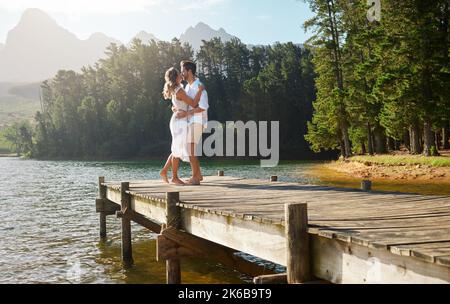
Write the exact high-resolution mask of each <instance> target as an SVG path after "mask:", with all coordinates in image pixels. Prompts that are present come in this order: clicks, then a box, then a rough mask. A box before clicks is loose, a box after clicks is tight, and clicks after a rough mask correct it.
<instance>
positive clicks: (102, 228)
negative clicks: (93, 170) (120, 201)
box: [98, 176, 106, 240]
mask: <svg viewBox="0 0 450 304" xmlns="http://www.w3.org/2000/svg"><path fill="white" fill-rule="evenodd" d="M104 182H105V177H104V176H99V178H98V198H99V199H106V186H103V185H102V184H103V183H104ZM99 214H100V239H102V240H104V239H106V212H104V211H102V212H99Z"/></svg>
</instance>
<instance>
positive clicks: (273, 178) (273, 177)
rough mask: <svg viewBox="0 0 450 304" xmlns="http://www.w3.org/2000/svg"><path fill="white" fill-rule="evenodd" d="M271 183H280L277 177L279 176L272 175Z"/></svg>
mask: <svg viewBox="0 0 450 304" xmlns="http://www.w3.org/2000/svg"><path fill="white" fill-rule="evenodd" d="M270 181H271V182H277V181H278V176H277V175H272V176H271V177H270Z"/></svg>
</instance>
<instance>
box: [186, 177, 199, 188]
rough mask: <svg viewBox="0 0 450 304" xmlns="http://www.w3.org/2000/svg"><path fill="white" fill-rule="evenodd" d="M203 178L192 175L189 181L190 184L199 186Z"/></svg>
mask: <svg viewBox="0 0 450 304" xmlns="http://www.w3.org/2000/svg"><path fill="white" fill-rule="evenodd" d="M200 182H201V180H198V179H196V178H193V177H191V179H189V181H188V182H187V184H188V185H191V186H199V185H200Z"/></svg>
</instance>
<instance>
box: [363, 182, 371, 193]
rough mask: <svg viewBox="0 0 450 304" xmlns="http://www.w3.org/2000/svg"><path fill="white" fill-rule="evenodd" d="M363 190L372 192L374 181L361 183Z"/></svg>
mask: <svg viewBox="0 0 450 304" xmlns="http://www.w3.org/2000/svg"><path fill="white" fill-rule="evenodd" d="M361 190H363V191H372V181H370V180H363V181H362V182H361Z"/></svg>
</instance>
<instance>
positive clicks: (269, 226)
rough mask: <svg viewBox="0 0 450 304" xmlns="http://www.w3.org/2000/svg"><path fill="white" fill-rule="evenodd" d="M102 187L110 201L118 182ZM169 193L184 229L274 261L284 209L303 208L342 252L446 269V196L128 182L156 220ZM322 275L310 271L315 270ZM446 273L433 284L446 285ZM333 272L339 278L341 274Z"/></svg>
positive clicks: (262, 183)
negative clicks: (180, 210) (350, 250)
mask: <svg viewBox="0 0 450 304" xmlns="http://www.w3.org/2000/svg"><path fill="white" fill-rule="evenodd" d="M104 185H106V186H107V189H108V190H107V194H108V199H110V200H112V201H114V200H115V199H117V190H120V183H117V182H108V183H104ZM174 191H177V192H180V203H179V204H178V205H179V206H180V207H182V208H183V210H184V218H183V226H184V227H185V228H186V229H187V230H186V231H187V232H189V233H192V234H193V235H195V236H197V237H201V238H205V239H208V240H210V241H213V242H217V243H218V244H221V245H223V246H227V247H230V248H233V249H235V250H242V251H244V252H247V253H249V254H253V255H255V256H259V257H261V258H264V259H268V260H271V261H273V262H276V263H281V264H282V263H283V262H284V258H285V256H284V253H283V252H284V249H283V248H284V247H283V246H284V245H283V241H282V239H283V238H284V234H283V233H282V231H283V230H284V224H285V223H284V205H285V204H287V203H307V204H308V222H309V228H308V232H309V233H310V235H311V236H313V237H314V238H318V239H317V242H318V241H319V240H322V239H323V238H324V239H328V240H330V241H333V242H339V243H340V244H347V246H350V247H348V248H353V247H354V248H360V249H358V250H362V248H367V250H369V251H368V252H369V254H370V253H371V252H372V253H373V252H375V251H376V252H378V251H379V252H386V255H389V254H391V255H392V256H397V257H399V258H403V257H405V258H412V259H415V260H417V261H415V262H411V263H412V264H411V265H413V266H412V268H416V267H418V269H422V270H420V271H419V272H424V273H428V272H429V271H425V270H423V265H422V264H420V263H429V264H435V265H438V266H436V268H435V269H433V270H432V271H431V270H430V271H431V272H432V273H437V272H439V271H440V269H441V268H439V267H450V260H449V259H450V252H449V250H450V198H449V197H446V196H424V195H418V194H402V193H393V192H389V193H387V192H364V191H360V190H354V189H342V188H336V187H325V186H316V185H300V184H296V183H287V182H272V183H271V182H269V181H268V180H255V179H244V178H233V177H229V176H224V177H205V181H204V183H203V184H202V185H201V186H174V185H167V184H164V183H163V182H161V181H135V182H130V190H129V194H130V195H131V196H132V208H133V210H135V211H136V212H138V213H141V214H144V215H145V216H148V217H149V218H151V219H152V220H154V221H156V222H159V223H163V222H164V217H165V214H164V206H165V205H164V204H165V195H166V192H174ZM119 193H120V192H119ZM264 242H272V243H271V244H267V243H264ZM327 244H328V243H327ZM330 244H331V243H330ZM327 246H328V245H327ZM340 246H341V245H340ZM359 246H361V247H359ZM331 247H333V246H331ZM339 248H341V249H340V250H342V251H343V252H344V251H345V250H346V249H345V248H342V247H339ZM383 250H384V251H383ZM362 252H364V250H362ZM320 255H323V256H327V255H333V256H334V253H333V254H331V253H327V252H323V253H321V254H320ZM333 258H334V257H333ZM360 258H362V257H360ZM394 260H395V259H394ZM399 261H400V260H399ZM418 261H420V262H418ZM385 262H386V263H387V262H388V260H387V256H386V261H385ZM419 265H420V266H419ZM329 267H331V266H329ZM386 267H387V266H386ZM449 269H450V268H449ZM322 270H323V269H322V268H320V269H316V271H317V272H319V273H321V271H322ZM449 271H450V270H448V271H447V272H445V271H444V273H443V274H441V275H440V276H439V279H444V281H445V279H446V278H447V279H448V280H447V281H449V282H450V272H449ZM322 275H323V277H322V278H324V277H326V276H327V274H325V273H324V274H322ZM335 275H337V276H341V277H342V273H341V274H339V273H335ZM397 275H398V274H395V275H394V276H397ZM419 277H420V276H419ZM325 279H326V278H325ZM333 280H335V281H339V280H338V279H337V278H333Z"/></svg>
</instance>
